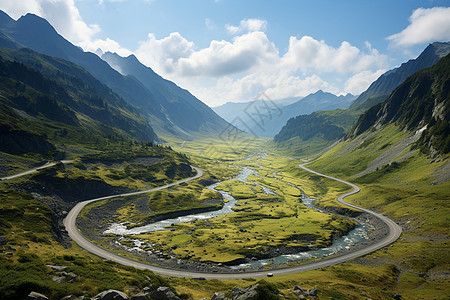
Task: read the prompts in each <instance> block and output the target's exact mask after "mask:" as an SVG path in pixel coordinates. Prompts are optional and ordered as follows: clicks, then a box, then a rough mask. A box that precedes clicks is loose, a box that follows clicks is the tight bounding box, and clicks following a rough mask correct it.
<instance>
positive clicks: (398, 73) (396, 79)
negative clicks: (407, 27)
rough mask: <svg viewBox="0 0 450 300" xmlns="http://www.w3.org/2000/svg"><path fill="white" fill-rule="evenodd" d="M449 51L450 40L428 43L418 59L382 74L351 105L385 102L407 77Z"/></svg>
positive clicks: (358, 106)
mask: <svg viewBox="0 0 450 300" xmlns="http://www.w3.org/2000/svg"><path fill="white" fill-rule="evenodd" d="M449 52H450V42H446V43H441V42H434V43H433V44H430V45H428V47H426V48H425V50H424V51H423V52H422V53H421V54H420V55H419V56H418V57H417V58H416V59H411V60H409V61H408V62H406V63H403V64H402V65H401V66H400V67H398V68H395V69H393V70H390V71H388V72H386V73H384V74H383V75H381V76H380V77H379V78H378V79H377V80H376V81H374V82H373V83H372V84H371V85H370V86H369V88H368V89H367V90H366V91H365V92H364V93H362V94H361V95H360V96H359V97H358V98H357V99H356V100H355V102H353V103H352V105H351V106H350V107H351V108H362V109H368V108H370V107H372V106H373V105H375V104H377V103H380V102H383V101H384V100H386V98H387V96H388V95H389V94H390V93H392V91H393V90H394V89H395V88H396V87H397V86H398V85H399V84H401V83H402V82H403V81H405V80H406V78H408V77H409V76H411V75H412V74H414V73H415V72H417V71H419V70H421V69H423V68H427V67H430V66H432V65H434V64H435V63H436V62H437V61H438V60H439V59H440V58H442V57H444V56H446V55H447V54H448V53H449Z"/></svg>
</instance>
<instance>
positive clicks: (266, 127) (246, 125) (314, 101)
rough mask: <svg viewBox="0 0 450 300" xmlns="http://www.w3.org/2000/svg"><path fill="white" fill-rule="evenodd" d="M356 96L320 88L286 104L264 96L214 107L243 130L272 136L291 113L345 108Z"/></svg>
mask: <svg viewBox="0 0 450 300" xmlns="http://www.w3.org/2000/svg"><path fill="white" fill-rule="evenodd" d="M355 98H356V96H354V95H352V94H347V95H345V96H336V95H333V94H331V93H328V92H324V91H322V90H319V91H317V92H315V93H313V94H309V95H307V96H306V97H304V98H301V99H299V100H297V101H295V102H293V103H290V104H287V105H284V103H286V102H284V101H277V100H270V99H263V100H255V101H251V102H243V103H233V102H228V103H225V104H223V105H221V106H217V107H213V109H214V111H215V112H216V113H217V114H219V115H220V116H222V117H223V118H224V119H225V120H227V121H228V122H230V123H232V124H233V125H235V126H236V127H238V128H239V129H241V130H243V131H246V132H248V133H251V134H254V135H258V136H264V137H273V136H274V135H276V134H277V133H278V132H279V131H280V130H281V128H282V127H283V126H284V125H285V124H286V122H287V120H289V119H290V118H292V117H295V116H298V115H306V114H310V113H312V112H315V111H318V110H329V109H338V108H347V107H349V106H350V104H351V103H352V102H353V100H355Z"/></svg>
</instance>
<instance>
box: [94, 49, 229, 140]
mask: <svg viewBox="0 0 450 300" xmlns="http://www.w3.org/2000/svg"><path fill="white" fill-rule="evenodd" d="M102 59H103V60H105V61H106V62H107V63H108V64H109V65H110V66H111V67H113V68H114V69H116V70H117V71H119V72H120V73H121V74H123V75H125V76H133V77H135V78H137V79H138V80H139V81H140V82H141V83H142V84H143V85H144V86H145V87H146V88H147V89H148V90H149V91H150V92H151V93H152V94H153V95H154V97H155V101H156V102H157V103H158V104H159V105H160V107H162V108H163V110H162V111H163V113H164V114H166V115H167V118H168V119H169V120H170V121H171V122H172V123H173V125H174V126H176V127H178V128H179V129H180V130H183V131H185V130H187V131H193V132H198V131H203V132H211V133H214V132H218V131H220V130H223V128H225V127H226V126H227V123H226V122H225V121H224V120H222V119H221V118H220V117H218V116H217V115H216V113H214V112H213V111H212V109H211V108H210V107H208V106H207V105H206V104H204V103H203V102H201V101H199V100H198V99H197V98H195V97H194V96H193V95H192V94H191V93H190V92H189V91H187V90H185V89H182V88H180V87H178V86H177V85H176V84H175V83H173V82H171V81H169V80H166V79H164V78H163V77H161V76H159V75H158V74H156V73H155V72H154V71H153V70H152V69H151V68H149V67H146V66H145V65H143V64H142V63H141V62H139V60H138V59H137V58H136V57H135V56H134V55H130V56H128V57H121V56H119V55H118V54H116V53H111V52H106V53H104V54H103V55H102ZM148 105H150V103H144V104H141V105H139V106H142V107H146V106H148ZM167 130H169V131H170V130H171V129H170V128H167Z"/></svg>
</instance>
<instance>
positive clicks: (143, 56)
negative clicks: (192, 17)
mask: <svg viewBox="0 0 450 300" xmlns="http://www.w3.org/2000/svg"><path fill="white" fill-rule="evenodd" d="M193 52H194V43H193V42H189V41H188V40H186V39H185V38H184V37H182V36H181V34H179V33H178V32H173V33H171V34H170V35H169V36H168V37H165V38H162V39H160V40H158V39H157V38H156V37H155V35H154V34H152V33H149V34H148V39H147V40H146V41H144V42H141V43H140V44H139V47H138V48H137V49H136V51H135V53H136V56H137V57H138V58H139V60H140V61H141V62H143V63H144V64H146V65H147V66H150V67H151V68H153V69H154V70H155V71H156V72H160V73H163V74H170V73H173V72H174V69H175V67H176V64H177V63H178V60H179V59H180V58H182V57H189V56H190V55H191V53H193Z"/></svg>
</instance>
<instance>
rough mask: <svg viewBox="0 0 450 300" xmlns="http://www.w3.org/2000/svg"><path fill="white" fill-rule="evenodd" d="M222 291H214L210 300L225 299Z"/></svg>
mask: <svg viewBox="0 0 450 300" xmlns="http://www.w3.org/2000/svg"><path fill="white" fill-rule="evenodd" d="M226 299H227V298H226V297H225V294H224V293H214V296H212V298H211V300H226Z"/></svg>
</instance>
